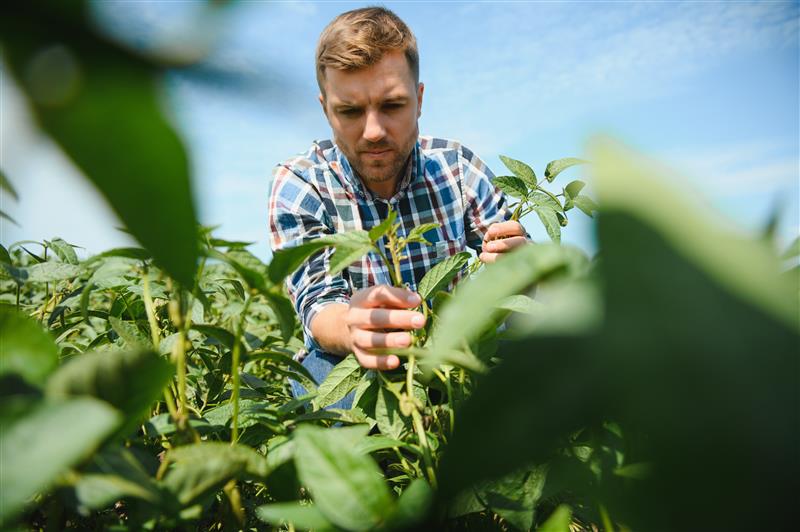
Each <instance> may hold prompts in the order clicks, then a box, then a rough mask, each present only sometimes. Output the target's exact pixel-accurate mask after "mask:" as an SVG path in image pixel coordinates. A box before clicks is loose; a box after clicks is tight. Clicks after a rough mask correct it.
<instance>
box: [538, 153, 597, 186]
mask: <svg viewBox="0 0 800 532" xmlns="http://www.w3.org/2000/svg"><path fill="white" fill-rule="evenodd" d="M588 162H589V161H584V160H583V159H576V158H575V157H565V158H563V159H556V160H555V161H550V162H549V163H547V168H545V170H544V178H545V179H547V181H548V182H549V183H552V182H553V181H554V180H555V179H556V177H558V174H560V173H561V172H563V171H564V170H566V169H567V168H569V167H570V166H575V165H576V164H586V163H588Z"/></svg>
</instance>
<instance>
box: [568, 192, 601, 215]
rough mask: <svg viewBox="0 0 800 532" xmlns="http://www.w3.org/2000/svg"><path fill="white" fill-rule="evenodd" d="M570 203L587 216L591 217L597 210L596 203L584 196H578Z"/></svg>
mask: <svg viewBox="0 0 800 532" xmlns="http://www.w3.org/2000/svg"><path fill="white" fill-rule="evenodd" d="M572 202H573V203H574V204H575V206H576V207H577V208H579V209H580V210H582V211H583V212H584V213H585V214H586V215H587V216H593V215H594V213H595V212H597V210H598V207H597V203H595V202H594V200H593V199H592V198H590V197H589V196H585V195H583V194H579V195H578V196H575V197H574V198H572Z"/></svg>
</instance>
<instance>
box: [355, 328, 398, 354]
mask: <svg viewBox="0 0 800 532" xmlns="http://www.w3.org/2000/svg"><path fill="white" fill-rule="evenodd" d="M350 335H351V338H352V341H353V346H355V347H356V348H358V349H361V350H363V351H369V350H370V349H374V348H378V347H408V346H410V345H411V335H410V334H408V333H407V332H390V333H381V332H375V331H369V330H365V329H352V330H351V331H350Z"/></svg>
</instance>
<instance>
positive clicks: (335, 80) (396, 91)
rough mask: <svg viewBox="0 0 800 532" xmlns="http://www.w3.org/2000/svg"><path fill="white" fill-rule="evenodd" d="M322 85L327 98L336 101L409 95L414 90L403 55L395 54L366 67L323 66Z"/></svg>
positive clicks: (357, 100)
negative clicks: (327, 67)
mask: <svg viewBox="0 0 800 532" xmlns="http://www.w3.org/2000/svg"><path fill="white" fill-rule="evenodd" d="M324 84H325V92H326V94H327V97H328V99H329V100H330V101H332V102H333V101H335V102H337V103H357V102H361V101H363V100H381V101H382V100H387V99H392V98H409V97H411V96H412V95H413V93H414V90H415V87H414V81H413V79H412V76H411V72H410V69H409V68H408V63H407V62H406V60H405V57H403V56H402V55H400V56H399V57H398V56H397V55H396V54H394V53H387V54H385V55H384V56H383V59H381V61H379V62H378V63H377V64H375V65H372V66H370V67H366V68H360V69H357V70H336V69H326V71H325V81H324Z"/></svg>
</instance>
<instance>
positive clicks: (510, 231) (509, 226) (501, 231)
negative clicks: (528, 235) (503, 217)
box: [484, 220, 525, 241]
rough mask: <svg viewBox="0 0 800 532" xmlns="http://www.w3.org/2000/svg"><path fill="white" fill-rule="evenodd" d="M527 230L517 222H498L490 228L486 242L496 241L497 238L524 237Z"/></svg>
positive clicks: (485, 238)
mask: <svg viewBox="0 0 800 532" xmlns="http://www.w3.org/2000/svg"><path fill="white" fill-rule="evenodd" d="M524 235H525V229H524V228H523V227H522V224H520V223H519V222H517V221H514V220H509V221H507V222H496V223H493V224H492V225H490V226H489V229H488V230H487V231H486V236H485V237H484V240H485V241H489V240H494V239H496V238H505V237H509V236H524Z"/></svg>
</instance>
